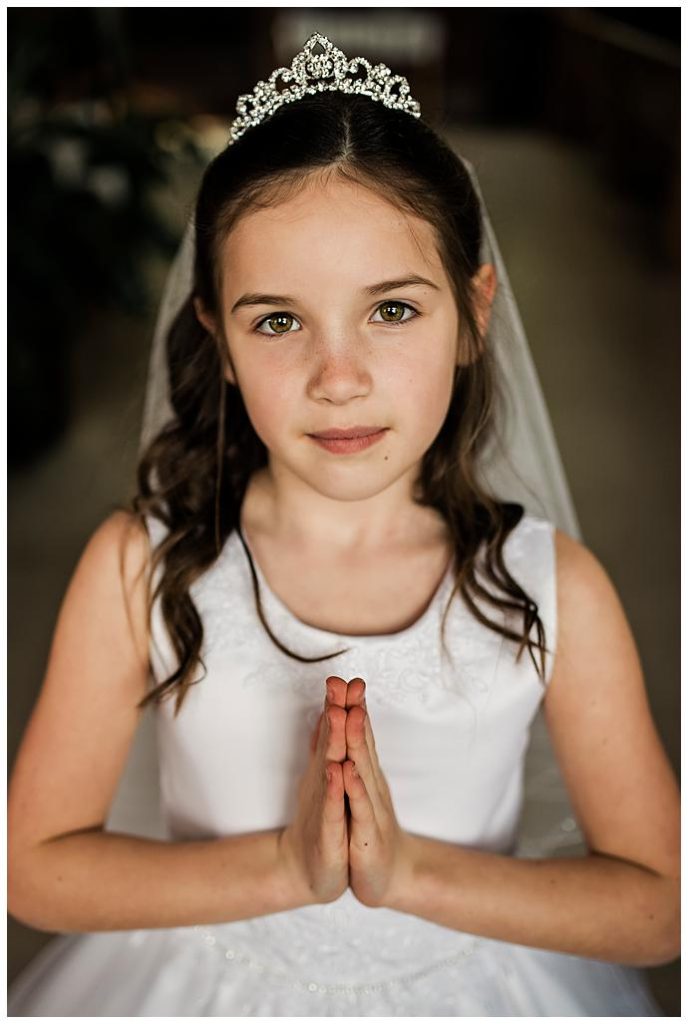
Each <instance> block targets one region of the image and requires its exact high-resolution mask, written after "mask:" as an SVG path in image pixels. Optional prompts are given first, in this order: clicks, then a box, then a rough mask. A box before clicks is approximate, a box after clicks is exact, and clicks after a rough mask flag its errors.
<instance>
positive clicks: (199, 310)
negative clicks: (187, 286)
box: [193, 295, 217, 337]
mask: <svg viewBox="0 0 688 1024" xmlns="http://www.w3.org/2000/svg"><path fill="white" fill-rule="evenodd" d="M193 308H194V312H195V314H196V319H197V320H198V322H199V323H200V324H201V326H202V327H205V329H206V331H207V332H208V334H212V336H213V337H216V331H217V324H216V323H215V320H214V319H213V317H212V316H211V315H210V313H208V312H206V308H205V306H204V305H203V303H202V301H201V300H200V299H199V298H198V296H197V295H194V297H193Z"/></svg>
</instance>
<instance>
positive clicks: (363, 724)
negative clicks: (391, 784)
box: [346, 707, 391, 812]
mask: <svg viewBox="0 0 688 1024" xmlns="http://www.w3.org/2000/svg"><path fill="white" fill-rule="evenodd" d="M346 715H347V719H346V751H347V757H348V758H349V759H350V760H351V761H353V762H355V764H356V766H357V767H358V771H359V773H360V775H361V776H362V778H363V780H364V782H365V785H367V786H368V790H369V793H370V795H371V799H372V801H373V804H374V806H375V808H376V811H378V812H380V811H381V810H382V808H383V806H384V804H385V803H386V801H387V800H389V799H391V798H390V796H389V788H388V786H387V781H386V779H385V776H384V774H383V771H382V768H381V767H380V762H379V761H378V755H377V751H376V746H375V736H374V735H373V726H372V725H371V719H370V716H369V714H368V712H367V711H363V709H362V708H359V707H356V708H352V709H350V710H349V711H347V713H346Z"/></svg>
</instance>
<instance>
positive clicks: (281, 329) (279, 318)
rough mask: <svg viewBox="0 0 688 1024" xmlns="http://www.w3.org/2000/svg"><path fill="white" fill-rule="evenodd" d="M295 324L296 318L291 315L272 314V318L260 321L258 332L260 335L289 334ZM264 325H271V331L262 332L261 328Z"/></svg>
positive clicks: (268, 317)
mask: <svg viewBox="0 0 688 1024" xmlns="http://www.w3.org/2000/svg"><path fill="white" fill-rule="evenodd" d="M295 322H296V321H295V319H294V317H293V316H291V315H290V314H289V313H272V314H271V315H270V316H266V317H265V319H264V320H261V321H260V323H259V324H258V325H257V327H256V330H257V331H258V332H259V334H288V333H289V331H290V330H291V327H292V324H294V323H295ZM264 324H269V325H270V330H269V331H262V330H261V327H263V325H264Z"/></svg>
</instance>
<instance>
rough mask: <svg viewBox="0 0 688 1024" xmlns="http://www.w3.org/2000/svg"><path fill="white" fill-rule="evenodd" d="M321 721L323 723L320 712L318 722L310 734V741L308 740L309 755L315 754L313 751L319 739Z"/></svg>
mask: <svg viewBox="0 0 688 1024" xmlns="http://www.w3.org/2000/svg"><path fill="white" fill-rule="evenodd" d="M322 721H323V712H322V711H321V712H320V717H319V718H318V721H317V722H316V723H315V728H314V729H313V732H312V733H311V740H310V748H311V754H315V751H316V749H317V746H318V740H319V739H320V729H321V727H322Z"/></svg>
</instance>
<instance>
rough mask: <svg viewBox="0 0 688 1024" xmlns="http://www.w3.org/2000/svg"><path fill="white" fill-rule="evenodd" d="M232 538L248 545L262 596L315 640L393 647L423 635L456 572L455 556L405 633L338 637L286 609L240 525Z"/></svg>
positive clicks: (401, 631) (331, 631) (338, 634)
mask: <svg viewBox="0 0 688 1024" xmlns="http://www.w3.org/2000/svg"><path fill="white" fill-rule="evenodd" d="M233 535H234V536H235V537H236V543H237V544H241V542H242V540H243V543H244V544H245V545H246V548H247V550H248V551H249V552H250V554H251V558H252V559H253V565H254V568H255V570H256V575H257V577H258V580H259V583H260V589H261V594H265V595H267V598H268V601H270V602H271V603H272V604H273V605H274V606H275V607H276V608H277V609H278V611H279V612H281V614H282V615H283V616H285V617H286V618H287V619H288V620H289V621H290V622H291V623H292V624H293V625H295V626H296V627H297V628H298V629H300V630H302V631H305V632H306V633H309V634H311V635H312V636H319V637H327V638H328V639H330V640H333V639H334V640H344V641H349V642H351V643H356V644H374V643H380V642H385V643H393V642H398V641H400V640H403V639H405V638H406V637H408V636H411V635H412V634H414V633H417V632H420V630H422V629H423V628H424V627H425V626H426V624H427V623H428V622H429V620H430V619H431V618H432V616H433V615H434V613H435V609H436V606H437V604H438V603H439V601H440V599H441V597H442V595H443V593H444V592H445V590H447V589H448V587H449V584H450V582H451V576H452V570H453V568H454V562H455V556H454V554H452V556H451V558H450V559H449V563H448V565H447V567H446V569H445V570H444V573H443V575H442V578H441V580H440V582H439V583H438V585H437V587H436V588H435V590H434V592H433V595H432V597H431V598H430V601H429V603H428V606H427V608H426V609H425V611H424V612H423V613H422V614H421V615H420V616H419V617H418V618H417V619H416V621H415V622H412V623H411V625H410V626H406V628H405V629H401V630H398V631H397V632H396V633H363V634H357V633H336V632H334V631H333V630H330V629H320V628H319V627H318V626H312V625H311V624H310V623H308V622H304V621H303V619H300V618H299V617H298V616H297V615H295V614H294V612H293V611H292V610H291V609H290V608H288V607H287V605H286V604H285V603H284V601H282V599H281V598H280V597H278V596H277V594H276V593H275V592H274V591H273V590H272V588H271V587H270V584H269V583H268V581H267V579H266V577H265V574H264V572H263V570H262V569H261V567H260V565H259V563H258V560H257V559H256V556H255V553H254V551H253V549H252V548H251V545H250V543H249V541H248V538H247V536H246V534H245V532H244V530H243V529H242V528H241V524H239V526H238V527H237V528H236V529H235V530H234V534H233ZM244 554H245V552H244ZM249 572H250V568H249Z"/></svg>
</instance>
